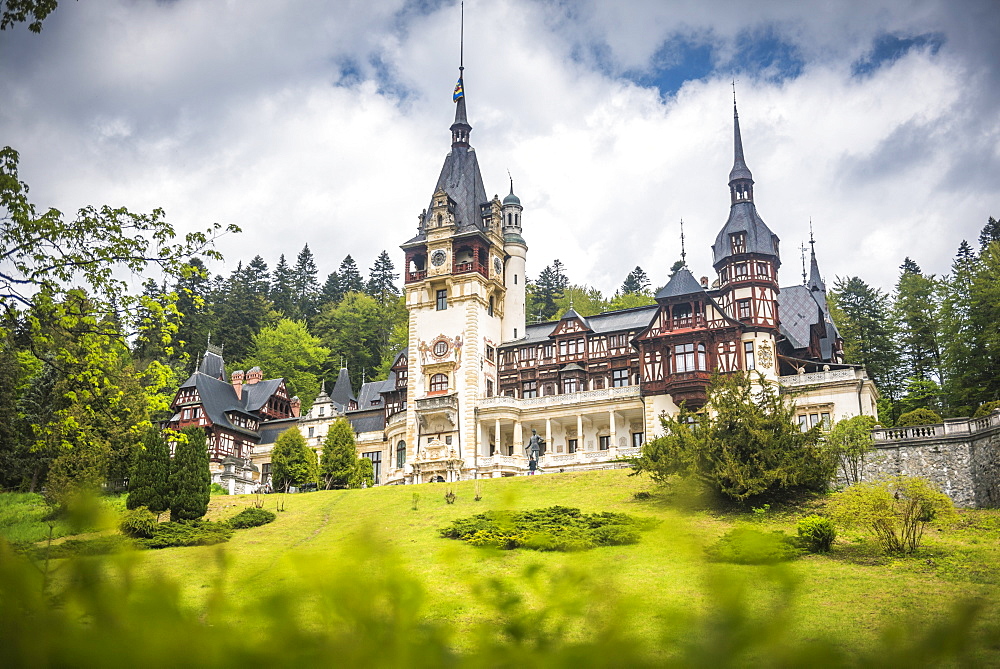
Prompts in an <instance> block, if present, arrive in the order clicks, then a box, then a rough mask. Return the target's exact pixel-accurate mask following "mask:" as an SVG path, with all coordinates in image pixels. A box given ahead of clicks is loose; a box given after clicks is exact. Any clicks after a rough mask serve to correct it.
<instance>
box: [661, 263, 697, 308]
mask: <svg viewBox="0 0 1000 669" xmlns="http://www.w3.org/2000/svg"><path fill="white" fill-rule="evenodd" d="M704 292H705V288H704V287H703V286H702V285H701V283H700V282H699V281H698V279H696V278H694V274H692V273H691V270H689V269H688V268H687V267H681V268H680V269H679V270H677V272H676V273H675V274H674V275H673V276H672V277H670V281H667V285H665V286H664V287H663V288H661V289H660V291H659V292H658V293H657V294H656V299H658V300H663V299H666V298H670V297H681V296H683V295H698V294H700V293H704Z"/></svg>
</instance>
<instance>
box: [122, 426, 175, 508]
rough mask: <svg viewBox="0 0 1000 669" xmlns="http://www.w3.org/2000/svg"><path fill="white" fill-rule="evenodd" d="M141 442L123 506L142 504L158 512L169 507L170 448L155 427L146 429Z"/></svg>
mask: <svg viewBox="0 0 1000 669" xmlns="http://www.w3.org/2000/svg"><path fill="white" fill-rule="evenodd" d="M143 446H144V448H143V450H142V451H140V453H139V461H138V463H137V464H136V468H135V473H134V474H133V475H132V478H131V479H130V480H129V486H128V487H129V492H128V498H127V499H126V500H125V506H126V507H128V508H129V509H137V508H139V507H140V506H144V507H146V508H147V509H149V510H150V511H152V512H153V513H155V514H156V515H160V514H161V513H163V512H164V511H166V510H167V509H169V508H170V448H169V447H168V446H167V444H166V442H165V441H164V440H163V434H162V433H161V432H160V431H159V430H158V429H157V428H155V427H150V428H149V429H147V430H146V434H145V435H144V437H143Z"/></svg>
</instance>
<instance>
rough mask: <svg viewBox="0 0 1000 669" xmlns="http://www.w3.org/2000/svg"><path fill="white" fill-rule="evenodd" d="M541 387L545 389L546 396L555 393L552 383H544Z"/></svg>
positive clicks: (554, 386)
mask: <svg viewBox="0 0 1000 669" xmlns="http://www.w3.org/2000/svg"><path fill="white" fill-rule="evenodd" d="M542 389H543V390H544V391H545V396H546V397H548V396H549V395H555V394H556V384H554V383H546V384H545V385H544V386H542Z"/></svg>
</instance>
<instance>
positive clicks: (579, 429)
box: [576, 414, 587, 453]
mask: <svg viewBox="0 0 1000 669" xmlns="http://www.w3.org/2000/svg"><path fill="white" fill-rule="evenodd" d="M585 450H587V440H586V439H584V438H583V414H577V415H576V452H577V453H580V452H582V451H585Z"/></svg>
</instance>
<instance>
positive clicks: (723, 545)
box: [705, 527, 799, 564]
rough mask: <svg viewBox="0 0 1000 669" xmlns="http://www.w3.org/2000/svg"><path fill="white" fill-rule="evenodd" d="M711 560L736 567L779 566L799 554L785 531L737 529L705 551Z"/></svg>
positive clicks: (726, 534) (730, 531)
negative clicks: (743, 565)
mask: <svg viewBox="0 0 1000 669" xmlns="http://www.w3.org/2000/svg"><path fill="white" fill-rule="evenodd" d="M705 553H706V554H707V555H708V559H710V560H713V561H715V562H730V563H732V564H777V563H779V562H786V561H788V560H791V559H792V558H794V557H797V556H798V554H799V551H798V549H797V548H796V547H795V545H794V542H793V541H792V539H791V537H787V536H785V533H784V532H781V531H780V530H779V531H775V532H761V531H760V530H756V529H753V528H750V527H735V528H733V529H731V530H729V531H728V532H726V533H725V534H723V535H722V536H721V537H720V538H719V540H718V541H717V542H715V543H714V544H713V545H711V546H709V547H708V548H706V549H705Z"/></svg>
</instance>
